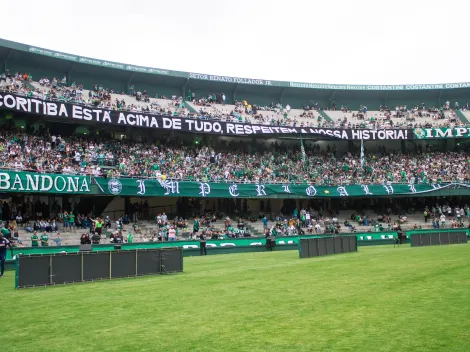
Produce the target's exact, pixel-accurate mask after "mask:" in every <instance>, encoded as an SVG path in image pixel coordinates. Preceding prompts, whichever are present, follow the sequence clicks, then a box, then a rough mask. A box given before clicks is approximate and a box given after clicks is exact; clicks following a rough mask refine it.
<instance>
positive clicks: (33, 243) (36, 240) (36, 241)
mask: <svg viewBox="0 0 470 352" xmlns="http://www.w3.org/2000/svg"><path fill="white" fill-rule="evenodd" d="M38 246H39V237H38V234H37V232H36V231H34V232H33V234H32V235H31V247H38Z"/></svg>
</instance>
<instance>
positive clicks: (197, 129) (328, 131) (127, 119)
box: [0, 93, 414, 140]
mask: <svg viewBox="0 0 470 352" xmlns="http://www.w3.org/2000/svg"><path fill="white" fill-rule="evenodd" d="M0 108H1V109H5V110H10V111H17V112H21V113H28V114H35V115H40V116H47V117H50V118H53V119H55V120H57V121H63V122H67V123H76V124H77V125H78V124H82V123H83V122H88V123H96V124H100V125H118V126H128V127H136V128H152V129H156V130H166V131H180V132H192V133H206V134H218V135H224V136H252V135H261V136H268V135H277V136H282V135H294V136H295V135H304V136H312V137H316V138H321V139H342V140H361V139H364V140H399V139H412V138H413V137H414V135H413V130H412V129H385V130H369V129H339V128H313V127H287V126H285V127H281V126H268V125H252V124H246V123H231V122H223V121H216V120H206V119H188V118H181V117H174V116H163V115H152V114H149V113H139V112H128V111H117V110H106V109H99V108H95V107H92V106H84V105H77V104H69V103H63V102H57V101H46V100H41V99H37V98H32V97H24V96H19V95H15V94H9V93H7V94H0Z"/></svg>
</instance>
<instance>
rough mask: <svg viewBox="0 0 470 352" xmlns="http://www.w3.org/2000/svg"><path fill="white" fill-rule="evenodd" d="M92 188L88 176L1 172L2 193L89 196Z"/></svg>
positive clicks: (0, 190)
mask: <svg viewBox="0 0 470 352" xmlns="http://www.w3.org/2000/svg"><path fill="white" fill-rule="evenodd" d="M90 186H91V179H90V177H88V176H79V175H61V174H39V173H32V172H15V171H1V172H0V192H26V193H43V194H46V193H68V194H89V193H90V192H91V190H90Z"/></svg>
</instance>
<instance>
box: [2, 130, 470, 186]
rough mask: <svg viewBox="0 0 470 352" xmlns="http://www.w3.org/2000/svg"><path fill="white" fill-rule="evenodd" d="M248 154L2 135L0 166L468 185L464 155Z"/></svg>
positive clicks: (469, 167) (277, 147)
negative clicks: (361, 156)
mask: <svg viewBox="0 0 470 352" xmlns="http://www.w3.org/2000/svg"><path fill="white" fill-rule="evenodd" d="M259 148H260V149H259V150H256V149H255V150H253V149H251V150H247V149H246V148H244V146H243V145H240V144H238V145H237V144H235V145H232V144H228V145H227V144H222V145H219V146H217V147H209V146H203V145H199V144H198V145H195V144H192V145H183V144H179V145H177V144H176V143H171V142H169V143H165V145H160V144H158V143H155V142H154V143H141V142H134V141H127V140H116V139H112V138H103V136H89V137H86V136H84V137H70V136H68V137H63V136H60V135H50V134H48V133H47V131H41V132H34V131H33V132H32V133H18V132H6V131H3V132H0V167H1V168H5V169H11V170H17V171H34V172H43V173H63V174H81V175H92V176H107V177H108V178H112V177H147V178H157V179H163V180H165V179H167V180H193V181H198V182H242V183H243V182H246V183H250V182H254V183H294V182H297V183H311V184H323V185H344V184H352V183H359V184H384V183H389V182H391V183H415V184H416V183H441V182H467V181H469V180H470V155H469V154H468V153H467V152H465V151H458V152H447V153H443V152H432V151H427V150H422V149H417V150H416V151H415V152H413V153H410V154H401V153H398V152H387V151H386V150H385V149H383V150H381V151H380V152H377V153H369V152H367V151H366V153H365V158H364V165H363V166H361V159H360V156H359V153H346V154H343V155H339V153H338V152H336V148H335V146H334V145H333V147H331V148H330V147H329V146H328V147H327V148H326V149H324V150H320V147H319V146H318V145H313V146H306V148H305V152H306V153H305V160H304V159H303V157H302V153H301V151H300V148H298V147H292V146H291V147H287V146H286V145H283V144H277V143H276V144H273V145H271V146H269V149H268V148H266V147H263V146H262V145H260V146H259Z"/></svg>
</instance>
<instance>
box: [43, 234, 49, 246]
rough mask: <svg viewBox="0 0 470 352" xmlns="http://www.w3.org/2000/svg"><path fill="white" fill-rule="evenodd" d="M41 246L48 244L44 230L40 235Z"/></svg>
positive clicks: (47, 237)
mask: <svg viewBox="0 0 470 352" xmlns="http://www.w3.org/2000/svg"><path fill="white" fill-rule="evenodd" d="M41 246H43V247H47V246H49V236H48V235H47V233H46V232H44V233H43V234H42V235H41Z"/></svg>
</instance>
